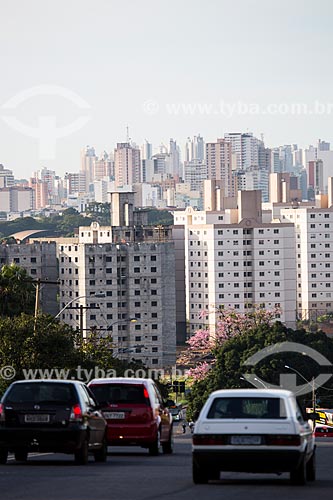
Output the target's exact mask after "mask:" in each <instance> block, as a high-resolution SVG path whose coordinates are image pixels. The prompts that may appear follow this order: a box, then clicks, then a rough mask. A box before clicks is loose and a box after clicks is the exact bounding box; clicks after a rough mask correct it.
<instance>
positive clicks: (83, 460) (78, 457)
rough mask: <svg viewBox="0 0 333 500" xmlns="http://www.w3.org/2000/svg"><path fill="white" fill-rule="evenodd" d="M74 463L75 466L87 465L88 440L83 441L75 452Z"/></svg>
mask: <svg viewBox="0 0 333 500" xmlns="http://www.w3.org/2000/svg"><path fill="white" fill-rule="evenodd" d="M74 457H75V463H76V465H87V463H88V440H87V439H85V440H84V441H83V443H82V445H81V448H80V449H79V450H77V451H76V452H75V455H74Z"/></svg>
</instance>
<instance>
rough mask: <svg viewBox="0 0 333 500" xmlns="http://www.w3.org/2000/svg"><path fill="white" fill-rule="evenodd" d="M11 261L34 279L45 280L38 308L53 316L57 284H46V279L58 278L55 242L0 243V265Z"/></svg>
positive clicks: (55, 306)
mask: <svg viewBox="0 0 333 500" xmlns="http://www.w3.org/2000/svg"><path fill="white" fill-rule="evenodd" d="M12 263H14V264H17V265H18V266H20V267H23V268H24V269H25V270H26V271H27V272H28V274H29V275H30V276H31V277H32V278H33V279H34V280H36V281H37V280H38V279H41V280H43V282H45V283H43V285H42V286H41V288H40V296H39V300H40V308H41V310H42V311H43V312H45V313H49V314H51V315H52V316H55V315H56V314H57V312H58V302H57V294H58V286H57V285H54V284H47V281H52V282H54V281H57V280H58V262H57V249H56V244H55V242H46V241H43V242H33V243H31V244H22V243H21V244H11V245H0V267H2V266H3V265H5V264H12Z"/></svg>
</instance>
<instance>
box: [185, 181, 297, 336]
mask: <svg viewBox="0 0 333 500" xmlns="http://www.w3.org/2000/svg"><path fill="white" fill-rule="evenodd" d="M260 206H261V193H260V191H252V192H251V191H244V192H239V193H238V207H239V208H234V209H226V210H220V211H216V212H205V211H202V212H198V211H194V210H193V209H192V208H191V207H188V208H187V209H186V210H185V211H184V212H177V213H175V225H176V226H177V225H183V226H184V236H185V283H186V316H187V320H188V322H189V328H190V333H194V332H195V331H196V330H197V329H198V328H202V327H203V326H207V327H209V329H210V331H211V332H212V333H213V332H214V331H215V324H216V320H217V317H218V309H219V308H223V309H227V310H229V309H234V310H237V311H238V312H246V311H247V310H249V309H251V308H252V307H253V306H259V307H262V308H265V309H267V310H274V309H275V308H279V310H280V314H279V320H280V321H282V322H283V323H285V324H286V325H287V326H290V327H293V326H295V320H296V262H295V259H296V257H295V234H294V225H293V224H292V223H289V222H284V223H281V222H272V223H263V222H262V219H261V208H259V207H260Z"/></svg>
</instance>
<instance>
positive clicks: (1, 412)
mask: <svg viewBox="0 0 333 500" xmlns="http://www.w3.org/2000/svg"><path fill="white" fill-rule="evenodd" d="M4 421H5V408H4V406H3V404H2V403H0V422H4Z"/></svg>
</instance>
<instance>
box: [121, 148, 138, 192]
mask: <svg viewBox="0 0 333 500" xmlns="http://www.w3.org/2000/svg"><path fill="white" fill-rule="evenodd" d="M114 169H115V183H116V187H117V188H119V187H122V186H131V185H132V184H135V183H137V182H141V161H140V149H139V148H138V147H136V146H135V145H132V144H131V143H129V142H120V143H118V144H117V148H116V149H115V150H114Z"/></svg>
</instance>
